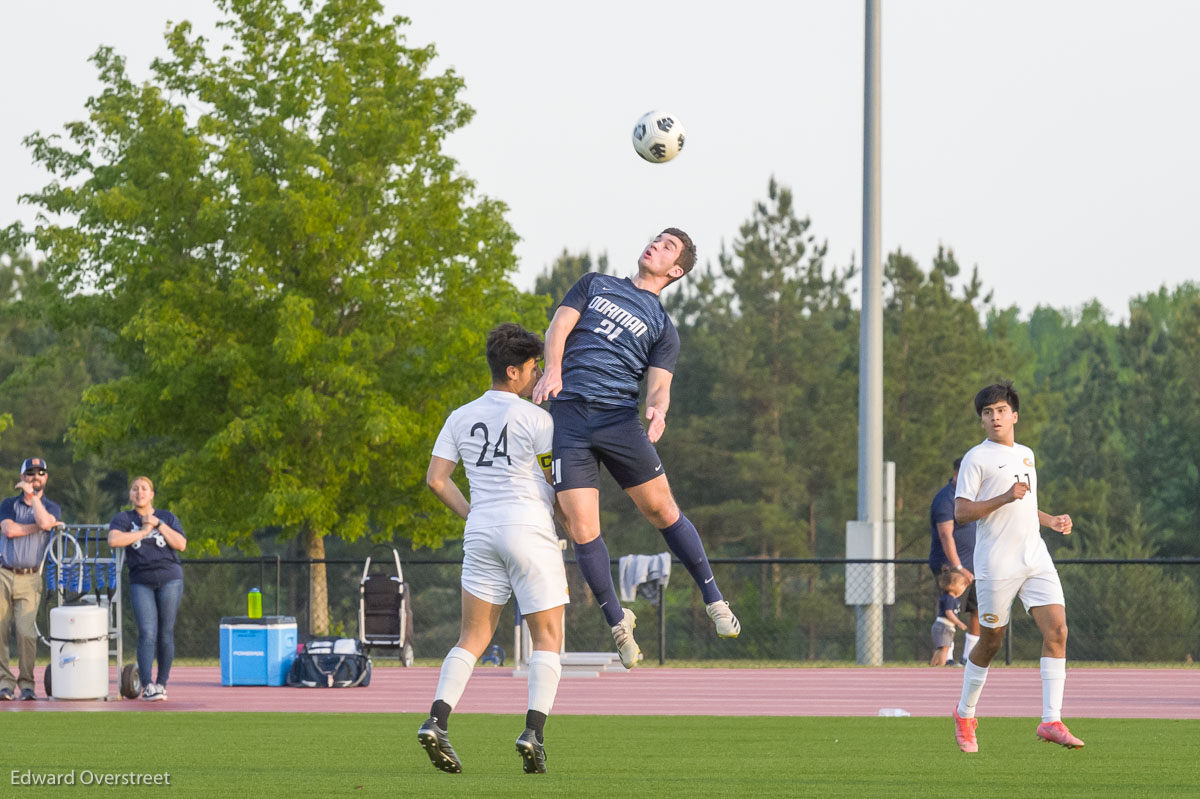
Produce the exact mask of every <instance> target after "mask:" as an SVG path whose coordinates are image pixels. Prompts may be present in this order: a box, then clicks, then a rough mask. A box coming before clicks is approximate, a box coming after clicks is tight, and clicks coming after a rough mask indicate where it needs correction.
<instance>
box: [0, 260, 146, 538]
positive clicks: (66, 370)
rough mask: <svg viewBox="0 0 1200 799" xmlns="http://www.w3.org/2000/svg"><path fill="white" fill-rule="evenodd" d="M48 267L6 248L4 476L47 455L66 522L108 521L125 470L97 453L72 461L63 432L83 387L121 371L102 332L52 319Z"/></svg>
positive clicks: (0, 265)
mask: <svg viewBox="0 0 1200 799" xmlns="http://www.w3.org/2000/svg"><path fill="white" fill-rule="evenodd" d="M46 271H47V270H46V269H45V265H44V263H43V262H41V261H39V260H37V259H35V258H33V257H32V256H31V255H30V254H29V253H28V252H23V251H14V252H11V253H4V254H0V397H3V405H2V406H0V407H2V408H3V411H4V413H3V414H0V419H2V418H7V419H8V421H9V423H10V424H11V425H12V428H11V429H10V430H9V432H8V433H7V434H6V435H5V436H4V440H3V441H2V442H0V481H3V480H8V479H9V478H10V477H13V478H15V476H16V473H17V469H18V468H19V466H20V463H21V461H22V459H24V458H27V457H29V456H30V455H40V456H42V457H44V458H46V459H47V461H48V462H49V463H50V469H51V475H52V476H51V480H50V483H49V485H48V487H47V490H48V492H49V496H50V497H52V498H53V499H54V500H56V501H57V502H58V503H59V504H61V505H62V507H63V514H64V520H65V521H67V522H85V523H98V522H106V521H108V519H109V518H110V517H111V515H112V512H113V511H114V510H115V509H116V506H117V503H118V501H119V498H120V495H121V494H122V493H123V492H122V486H121V484H122V482H123V476H122V475H121V474H119V473H117V472H115V471H113V470H111V469H109V468H107V467H106V465H105V464H104V463H103V462H102V461H99V460H98V459H95V458H85V459H83V460H81V461H79V462H77V463H73V462H72V460H71V448H70V445H69V444H68V443H67V442H66V441H65V438H64V437H65V435H66V432H67V428H68V426H69V424H70V416H71V412H72V411H73V410H74V408H75V406H76V405H77V403H78V402H79V396H80V394H81V393H82V392H83V390H84V389H85V388H87V387H88V386H90V385H92V384H94V383H96V382H103V381H106V380H110V379H112V378H113V377H115V376H116V375H117V374H118V372H117V367H116V364H115V363H114V361H113V359H112V358H111V357H110V356H109V355H108V354H107V352H106V351H105V347H104V346H103V336H102V335H98V334H99V331H96V330H95V329H94V328H91V327H89V326H86V325H85V326H81V327H79V328H71V329H65V330H63V329H56V328H55V327H53V326H52V325H51V324H50V323H49V322H48V320H47V319H46V315H45V313H44V304H45V302H46V301H47V300H48V299H52V298H53V296H54V295H55V293H56V292H55V291H54V287H53V286H52V285H51V284H49V283H48V281H47V275H46ZM2 424H4V422H3V421H0V425H2ZM0 429H3V428H0ZM0 485H3V483H2V482H0Z"/></svg>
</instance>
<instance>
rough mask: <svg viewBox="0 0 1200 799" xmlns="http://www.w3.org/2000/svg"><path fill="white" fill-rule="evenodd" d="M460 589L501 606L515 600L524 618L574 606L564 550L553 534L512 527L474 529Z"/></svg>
mask: <svg viewBox="0 0 1200 799" xmlns="http://www.w3.org/2000/svg"><path fill="white" fill-rule="evenodd" d="M462 587H463V588H464V589H465V590H466V591H467V593H469V594H470V595H471V596H474V597H478V598H479V599H482V600H483V601H484V602H490V603H491V604H493V605H503V604H505V603H506V602H508V598H509V597H510V596H513V595H516V597H517V605H518V606H519V607H520V609H521V613H522V614H529V613H538V612H539V611H543V610H549V609H551V608H557V607H559V606H560V605H565V604H567V603H568V602H570V597H569V596H568V595H567V570H566V567H565V566H564V565H563V556H562V550H561V549H560V548H559V546H558V538H557V536H555V535H554V532H553V531H552V530H546V529H545V528H542V527H536V526H534V525H528V524H514V525H506V526H503V527H491V528H488V529H484V530H474V531H471V532H469V533H467V534H466V537H465V540H464V541H463V570H462Z"/></svg>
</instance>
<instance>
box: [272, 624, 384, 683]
mask: <svg viewBox="0 0 1200 799" xmlns="http://www.w3.org/2000/svg"><path fill="white" fill-rule="evenodd" d="M287 684H288V685H290V686H292V687H295V688H355V687H362V688H365V687H367V686H368V685H370V684H371V659H370V658H369V657H367V656H366V655H364V654H363V652H362V648H361V646H360V645H359V642H358V640H357V639H355V638H337V637H335V636H317V637H314V638H313V639H312V640H311V641H309V642H308V643H307V644H305V645H304V651H303V652H301V653H299V654H298V655H296V659H295V660H293V661H292V668H291V671H289V672H288V677H287Z"/></svg>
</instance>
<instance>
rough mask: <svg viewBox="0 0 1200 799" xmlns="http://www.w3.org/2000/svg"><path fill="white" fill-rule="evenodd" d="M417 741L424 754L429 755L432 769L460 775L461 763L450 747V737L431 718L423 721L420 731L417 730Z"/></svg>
mask: <svg viewBox="0 0 1200 799" xmlns="http://www.w3.org/2000/svg"><path fill="white" fill-rule="evenodd" d="M417 740H418V741H420V743H421V746H422V747H423V748H424V749H425V754H427V755H429V759H430V761H432V762H433V766H434V768H437V769H441V770H442V771H445V772H447V773H449V774H462V761H460V760H459V759H458V755H456V754H455V753H454V747H453V746H451V745H450V737H449V736H448V735H447V734H446V731H445V730H443V729H442V728H441V727H439V726H438V725H437V722H436V721H434V720H433V718H432V717H430V718H427V719H425V723H424V724H422V725H421V729H419V730H417Z"/></svg>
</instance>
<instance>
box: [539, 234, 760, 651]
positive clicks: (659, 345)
mask: <svg viewBox="0 0 1200 799" xmlns="http://www.w3.org/2000/svg"><path fill="white" fill-rule="evenodd" d="M695 263H696V248H695V246H694V245H693V244H692V240H691V239H690V238H689V237H688V235H687V234H686V233H684V232H683V231H682V230H679V229H677V228H667V229H666V230H664V231H663V232H662V233H660V234H659V235H658V238H656V239H655V240H654V241H652V242H651V243H650V244H649V245H647V246H646V249H645V250H643V251H642V254H641V257H640V258H639V259H638V273H637V276H636V277H634V278H618V277H614V276H612V275H604V274H599V273H595V272H592V273H589V274H586V275H584V276H583V277H582V278H580V279H579V282H577V283H576V284H575V285H574V286H572V287H571V290H570V291H568V292H567V295H566V297H564V298H563V301H562V303H561V304H560V305H559V306H558V310H556V311H555V313H554V319H553V320H551V322H550V327H549V329H548V330H547V331H546V369H545V373H544V374H543V375H542V379H541V380H539V381H538V384H537V386H535V387H534V390H533V401H534V402H535V403H541V402H543V401H544V400H546V399H548V398H553V399H554V402H553V403H551V407H550V414H551V416H553V417H554V461H553V464H552V466H551V477H552V479H553V481H554V490H555V491H556V492H557V496H558V502H559V504H560V506H561V507H562V510H563V513H564V515H565V516H566V518H567V522H568V533H569V535H570V536H571V540H572V541H573V542H574V547H575V559H576V561H577V562H578V564H579V570H580V571H581V572H583V577H584V579H585V580H586V581H587V584H588V587H589V588H591V590H592V593H593V594H594V595H595V597H596V601H597V602H598V603H599V604H600V609H601V610H602V611H604V617H605V618H606V619H607V620H608V623H609V625H610V626H611V627H612V634H613V640H614V641H615V642H616V645H617V652H618V653H619V654H620V656H621V663H622V664H624V666H625V668H627V669H628V668H632V667H633V665H634V664H635V663H636V662H637V659H638V655H640V654H641V653H640V650H639V649H638V645H637V642H636V641H634V639H633V628H634V626H635V621H636V617H635V616H634V615H633V612H632V611H630V610H628V609H625V608H622V607H621V605H620V602H619V601H618V599H617V592H616V588H615V587H614V585H613V577H612V567H611V565H610V562H609V554H608V547H607V545H605V543H604V539H603V538H602V537H601V536H600V490H599V477H600V464H601V463H603V464H604V466H605V468H606V469H608V471H609V474H611V475H612V476H613V478H614V479H616V481H617V483H618V484H619V485H620V486H621V488H623V489H625V493H627V494H628V495H629V496H630V497H631V498H632V499H633V501H634V504H636V505H637V506H638V509H639V510H640V511H641V512H642V515H643V516H645V517H646V519H647V520H648V521H649V522H650V523H651V524H653V525H654V526H655V527H657V528H658V529H659V531H660V532H662V535H663V538H664V539H665V540H666V542H667V547H668V548H669V549H670V550H671V552H672V553H674V555H675V557H677V558H679V560H680V561H682V563H683V565H684V566H685V567H686V568H687V570H688V572H689V573H690V574H691V575H692V578H693V579H694V580H695V581H696V585H698V586H699V587H700V592H701V594H702V595H703V597H704V602H705V604H706V606H707V610H708V615H709V617H710V618H712V620H713V622H714V623H715V624H716V629H717V635H718V636H720V637H721V638H736V637H737V635H738V633H739V632H741V624H740V623H739V622H738V620H737V617H736V616H734V615H733V611H731V610H730V609H729V603H728V602H726V601H725V600H724V598H723V597H722V596H721V592H720V591H719V590H718V589H717V584H716V581H715V580H714V579H713V573H712V567H711V566H709V563H708V556H707V555H706V554H705V553H704V545H703V544H702V543H701V542H700V534H699V533H698V532H696V528H695V526H694V525H693V524H692V523H691V522H690V521H688V518H687V517H686V516H684V515H683V514H682V513H681V512H680V510H679V506H678V505H676V504H675V499H674V497H672V496H671V489H670V486H668V484H667V477H666V475H665V474H663V467H662V461H660V460H659V457H658V453H657V452H656V451H655V449H654V442H656V441H658V440H659V438H661V437H662V434H663V429H664V428H665V426H666V416H667V408H668V407H669V406H670V404H671V379H672V377H673V373H674V370H675V362H676V360H677V359H678V357H679V334H678V333H677V332H676V331H675V326H674V325H673V324H671V320H670V319H669V318H668V317H667V313H666V311H664V310H663V307H662V304H661V303H660V302H659V301H658V294H659V292H660V291H662V290H663V289H664V288H666V287H667V286H668V285H670V284H671V283H673V282H675V281H676V280H678V279H680V278H681V277H683V276H684V275H686V274H687V273H688V272H690V271H691V269H692V267H693V266H694V265H695ZM643 378H645V380H646V419H647V420H648V421H649V426H648V428H646V429H644V428H643V427H642V424H641V422H640V420H639V419H638V386H639V384H640V383H641V381H642V379H643Z"/></svg>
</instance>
